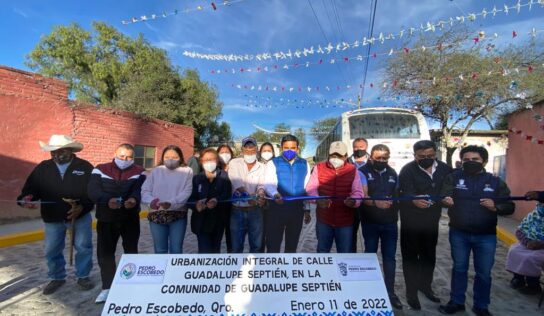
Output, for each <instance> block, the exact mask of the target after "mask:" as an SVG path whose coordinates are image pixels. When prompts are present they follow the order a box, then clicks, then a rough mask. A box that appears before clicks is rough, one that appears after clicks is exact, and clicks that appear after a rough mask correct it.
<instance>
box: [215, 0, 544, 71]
mask: <svg viewBox="0 0 544 316" xmlns="http://www.w3.org/2000/svg"><path fill="white" fill-rule="evenodd" d="M542 1H544V0H542ZM542 32H544V29H542V30H537V29H536V28H533V29H532V30H531V31H530V32H527V34H528V35H530V36H537V35H538V34H539V33H542ZM478 34H479V35H478V36H482V37H481V39H480V40H479V41H478V42H475V43H474V44H475V45H483V44H485V43H488V44H487V45H486V46H485V49H486V50H487V51H488V52H490V51H491V50H493V49H494V47H495V46H494V45H493V44H491V42H492V41H493V40H494V39H496V38H498V37H499V35H498V34H497V33H494V35H493V37H492V38H486V37H485V33H484V32H479V33H478ZM481 34H483V35H481ZM471 41H473V39H471ZM462 45H465V42H464V41H459V42H455V43H441V44H437V45H435V46H428V47H427V46H421V47H411V48H409V47H404V48H403V49H397V50H395V49H393V48H391V49H390V50H389V51H388V52H381V53H376V52H374V53H371V54H369V55H355V56H344V57H332V58H328V59H324V58H322V59H319V60H314V61H304V62H300V63H299V62H296V63H289V64H272V65H260V66H254V67H246V68H244V67H241V68H223V69H213V70H211V71H210V73H211V74H214V75H215V74H237V73H248V72H257V73H259V72H274V71H280V70H290V69H300V68H309V67H313V66H320V65H326V64H336V63H344V64H347V63H350V62H363V61H365V60H366V59H368V58H378V57H381V56H392V55H394V54H411V53H413V52H415V51H426V50H432V49H434V50H438V51H440V50H443V49H445V48H447V47H460V46H462ZM497 58H499V59H497V61H496V63H500V62H501V59H500V57H497ZM531 67H533V68H534V66H531ZM533 68H528V70H529V71H532V70H533ZM470 76H472V74H471V75H470ZM463 78H464V77H463Z"/></svg>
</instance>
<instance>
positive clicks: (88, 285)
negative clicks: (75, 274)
mask: <svg viewBox="0 0 544 316" xmlns="http://www.w3.org/2000/svg"><path fill="white" fill-rule="evenodd" d="M77 285H79V289H80V290H82V291H88V290H90V289H92V288H93V287H94V283H93V282H92V281H91V279H89V277H86V278H79V279H77Z"/></svg>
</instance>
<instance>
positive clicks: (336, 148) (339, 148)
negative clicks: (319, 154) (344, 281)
mask: <svg viewBox="0 0 544 316" xmlns="http://www.w3.org/2000/svg"><path fill="white" fill-rule="evenodd" d="M347 153H348V147H347V146H346V145H345V144H344V143H343V142H341V141H336V142H332V144H331V147H330V148H329V155H332V154H340V155H342V156H345V155H346V154H347Z"/></svg>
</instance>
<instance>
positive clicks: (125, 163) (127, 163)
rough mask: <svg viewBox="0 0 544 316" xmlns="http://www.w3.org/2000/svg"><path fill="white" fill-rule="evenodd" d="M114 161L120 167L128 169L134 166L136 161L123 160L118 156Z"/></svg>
mask: <svg viewBox="0 0 544 316" xmlns="http://www.w3.org/2000/svg"><path fill="white" fill-rule="evenodd" d="M114 161H115V164H116V165H117V167H119V169H121V170H125V169H127V168H128V167H130V166H132V164H133V163H134V160H121V159H119V158H117V157H115V159H114Z"/></svg>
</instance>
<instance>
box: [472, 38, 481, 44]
mask: <svg viewBox="0 0 544 316" xmlns="http://www.w3.org/2000/svg"><path fill="white" fill-rule="evenodd" d="M472 40H473V41H474V44H477V43H479V42H480V38H479V37H475V38H473V39H472Z"/></svg>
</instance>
